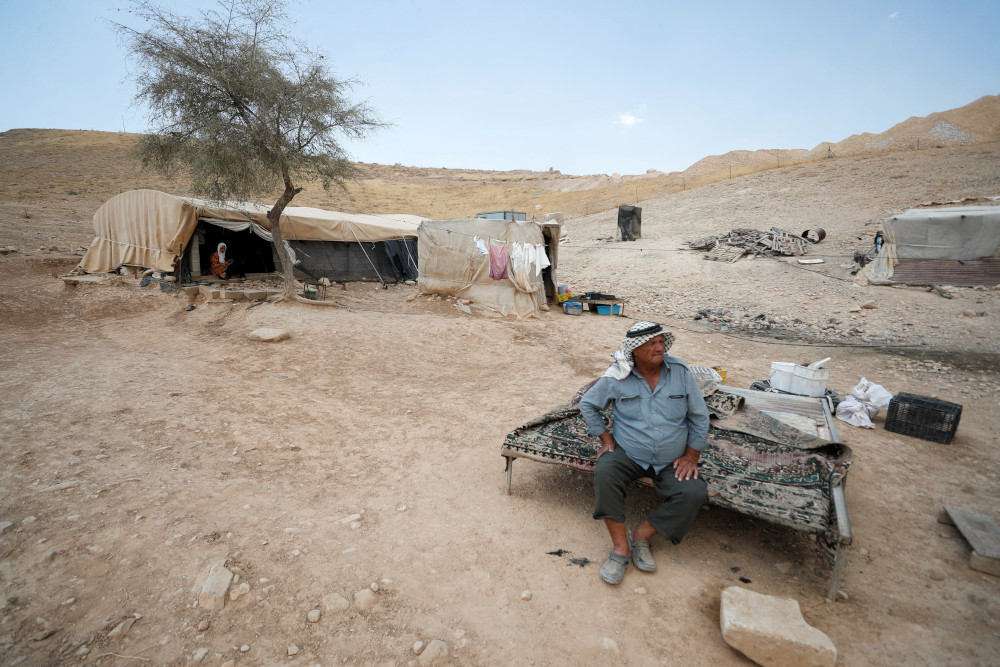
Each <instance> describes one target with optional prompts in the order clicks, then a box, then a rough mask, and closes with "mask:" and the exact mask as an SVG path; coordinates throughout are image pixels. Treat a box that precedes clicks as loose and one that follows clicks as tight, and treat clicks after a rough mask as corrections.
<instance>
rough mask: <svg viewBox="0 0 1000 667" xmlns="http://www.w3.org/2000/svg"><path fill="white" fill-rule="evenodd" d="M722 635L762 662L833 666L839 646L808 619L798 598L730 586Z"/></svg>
mask: <svg viewBox="0 0 1000 667" xmlns="http://www.w3.org/2000/svg"><path fill="white" fill-rule="evenodd" d="M719 615H720V622H721V625H722V637H723V639H725V640H726V643H727V644H729V645H730V646H732V647H733V648H735V649H736V650H737V651H739V652H740V653H742V654H743V655H745V656H746V657H748V658H750V659H751V660H753V661H754V662H756V663H757V664H759V665H763V666H764V667H768V666H770V665H815V666H816V667H833V665H834V663H836V662H837V648H836V647H835V646H834V645H833V642H832V641H831V640H830V638H829V637H828V636H826V634H824V633H823V632H821V631H820V630H817V629H816V628H814V627H812V626H811V625H809V624H808V623H806V621H805V619H804V618H802V611H801V610H800V609H799V603H798V602H797V601H795V600H789V599H784V598H777V597H772V596H770V595H761V594H760V593H754V592H753V591H749V590H747V589H745V588H740V587H738V586H730V587H729V588H727V589H726V590H724V591H723V592H722V605H721V609H720V614H719Z"/></svg>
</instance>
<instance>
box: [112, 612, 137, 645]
mask: <svg viewBox="0 0 1000 667" xmlns="http://www.w3.org/2000/svg"><path fill="white" fill-rule="evenodd" d="M140 618H142V616H140V615H139V614H132V615H131V616H129V617H128V618H126V619H125V620H124V621H122V622H121V623H119V624H118V625H116V626H115V628H114V630H112V631H111V632H109V633H108V639H113V638H115V637H124V636H125V635H126V634H128V631H129V630H131V629H132V626H133V625H135V622H136V621H137V620H139V619H140Z"/></svg>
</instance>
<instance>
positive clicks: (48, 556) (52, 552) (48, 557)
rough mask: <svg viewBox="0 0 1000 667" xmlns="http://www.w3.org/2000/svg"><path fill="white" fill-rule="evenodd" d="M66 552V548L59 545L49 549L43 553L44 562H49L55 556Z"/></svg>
mask: <svg viewBox="0 0 1000 667" xmlns="http://www.w3.org/2000/svg"><path fill="white" fill-rule="evenodd" d="M64 553H66V550H65V549H63V548H62V547H58V548H55V549H49V550H48V551H46V552H45V553H43V554H42V562H43V563H48V562H49V561H51V560H52V559H53V558H55V557H56V556H58V555H59V554H64Z"/></svg>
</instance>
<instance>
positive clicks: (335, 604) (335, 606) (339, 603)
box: [320, 593, 351, 611]
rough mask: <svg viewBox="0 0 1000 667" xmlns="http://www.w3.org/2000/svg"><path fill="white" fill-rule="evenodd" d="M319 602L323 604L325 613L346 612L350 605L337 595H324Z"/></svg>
mask: <svg viewBox="0 0 1000 667" xmlns="http://www.w3.org/2000/svg"><path fill="white" fill-rule="evenodd" d="M320 602H322V603H323V608H324V609H325V610H326V611H346V610H348V609H350V607H351V603H350V602H348V601H347V599H346V598H344V597H343V596H342V595H340V594H338V593H329V594H328V595H324V596H323V599H322V600H320Z"/></svg>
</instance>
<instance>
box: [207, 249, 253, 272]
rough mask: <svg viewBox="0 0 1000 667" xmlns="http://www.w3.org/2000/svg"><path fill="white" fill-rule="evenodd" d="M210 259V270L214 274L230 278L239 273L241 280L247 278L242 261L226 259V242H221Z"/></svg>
mask: <svg viewBox="0 0 1000 667" xmlns="http://www.w3.org/2000/svg"><path fill="white" fill-rule="evenodd" d="M208 260H209V262H210V263H211V268H210V271H211V272H212V275H213V276H218V277H219V278H222V279H223V280H228V279H229V278H232V277H233V276H237V275H238V276H239V277H240V280H241V281H244V280H246V279H247V276H246V273H244V272H243V265H242V264H241V263H240V262H238V261H236V260H234V259H226V244H225V243H220V244H219V245H218V247H217V248H216V251H215V252H213V253H212V255H211V256H210V257H209V258H208Z"/></svg>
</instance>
